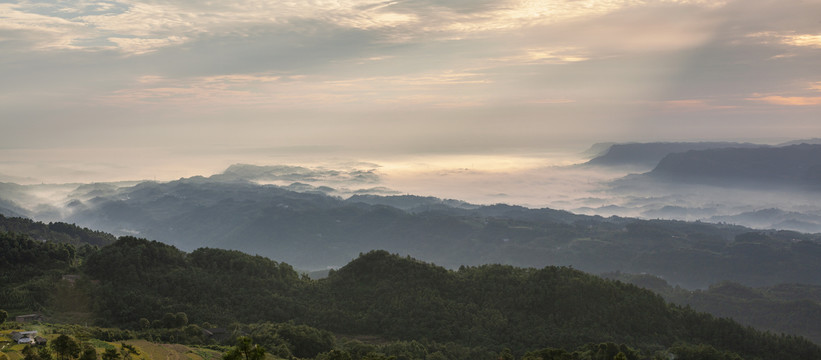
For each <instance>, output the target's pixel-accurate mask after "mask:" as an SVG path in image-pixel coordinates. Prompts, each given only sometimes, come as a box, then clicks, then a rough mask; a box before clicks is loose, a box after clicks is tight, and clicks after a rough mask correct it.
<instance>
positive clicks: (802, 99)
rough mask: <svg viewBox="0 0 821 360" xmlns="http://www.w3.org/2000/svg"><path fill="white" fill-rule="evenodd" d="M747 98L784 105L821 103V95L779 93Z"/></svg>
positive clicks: (813, 104)
mask: <svg viewBox="0 0 821 360" xmlns="http://www.w3.org/2000/svg"><path fill="white" fill-rule="evenodd" d="M747 100H752V101H761V102H765V103H768V104H773V105H784V106H815V105H821V96H815V97H810V96H780V95H770V96H759V97H752V98H748V99H747Z"/></svg>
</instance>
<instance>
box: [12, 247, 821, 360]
mask: <svg viewBox="0 0 821 360" xmlns="http://www.w3.org/2000/svg"><path fill="white" fill-rule="evenodd" d="M3 236H4V237H5V238H13V239H18V240H15V241H17V242H7V243H8V244H16V245H13V246H12V247H19V248H21V249H28V250H26V251H31V252H32V253H33V254H34V253H36V254H39V255H37V256H35V258H40V257H42V259H49V256H50V255H48V254H50V253H54V251H53V250H54V249H53V248H54V247H56V246H60V247H66V248H71V247H73V246H71V245H68V244H53V243H43V242H36V241H32V240H30V239H25V238H23V237H15V236H11V235H8V234H5V235H3ZM90 249H92V250H93V251H88V252H86V253H83V252H79V251H75V252H74V258H75V259H79V258H82V259H83V261H77V263H80V262H81V263H82V265H80V266H79V268H77V267H74V268H72V267H71V265H68V264H69V263H70V262H64V263H65V264H66V265H65V266H63V267H62V268H59V267H58V268H56V270H58V271H69V270H72V271H73V270H76V271H77V273H78V274H80V275H81V279H79V280H78V284H82V286H78V287H77V288H76V289H79V290H77V291H86V292H87V293H88V294H87V295H88V296H87V298H88V299H89V301H91V304H89V306H90V308H91V309H92V310H93V314H94V318H95V319H96V322H97V324H98V325H101V326H106V327H116V328H123V329H129V330H127V331H129V332H133V334H132V335H128V334H129V333H128V332H126V333H125V334H126V335H123V333H112V334H110V336H109V337H110V338H111V339H116V338H120V337H124V336H135V337H141V338H146V339H150V340H153V341H161V342H182V343H190V344H209V343H223V344H230V343H231V341H232V340H230V339H236V338H237V337H238V336H248V337H250V338H252V339H253V340H254V341H255V342H256V343H259V344H263V345H264V346H265V347H266V348H267V349H268V351H269V352H270V353H272V354H275V355H277V356H279V357H283V358H289V357H291V356H293V357H300V358H313V357H316V358H318V359H331V358H334V359H335V358H340V357H339V356H341V358H345V356H350V358H351V359H352V360H358V359H372V360H373V359H380V357H379V356H384V358H385V359H387V358H390V357H391V356H395V357H396V359H441V358H445V359H498V358H500V357H501V358H507V356H508V355H509V356H511V357H516V358H528V359H537V358H539V357H542V358H545V359H547V358H549V357H545V356H547V355H545V354H548V353H550V354H554V355H555V356H554V355H550V356H554V357H552V358H555V359H585V360H586V359H604V358H607V359H608V360H610V359H613V357H600V356H599V355H596V354H599V353H600V351H599V350H601V348H600V347H599V345H598V344H604V345H605V347H604V349H605V350H602V351H603V352H601V353H607V354H609V355H607V356H611V355H612V356H616V355H618V353H623V354H624V356H625V357H627V359H632V357H631V356H633V355H631V354H633V353H635V354H641V357H638V356H639V355H635V357H636V358H637V359H639V358H640V359H645V358H648V357H652V356H655V355H657V354H662V355H663V354H665V353H674V354H685V353H688V352H691V353H694V354H713V355H716V356H721V357H715V358H716V359H719V358H720V359H733V356H740V357H743V358H744V359H782V358H783V359H787V358H800V359H809V358H821V348H819V347H818V346H816V345H814V344H812V343H810V342H809V341H807V340H805V339H803V338H799V337H792V336H777V335H773V334H769V333H763V332H760V331H756V330H753V329H751V328H746V327H743V326H741V325H738V324H737V323H735V322H732V321H730V320H726V319H716V318H714V317H712V316H710V315H706V314H701V313H697V312H695V311H693V310H691V309H689V308H686V307H678V306H671V305H669V304H667V303H666V302H665V301H664V299H662V298H661V297H660V296H658V295H654V294H653V293H651V292H649V291H646V290H642V289H640V288H638V287H636V286H634V285H629V284H625V283H622V282H618V281H610V280H604V279H601V278H598V277H595V276H592V275H589V274H586V273H582V272H580V271H577V270H574V269H572V268H569V267H545V268H542V269H533V268H516V267H512V266H504V265H484V266H477V267H462V268H460V269H458V270H447V269H444V268H442V267H438V266H435V265H432V264H428V263H424V262H421V261H418V260H415V259H412V258H408V257H400V256H398V255H393V254H390V253H388V252H385V251H372V252H369V253H366V254H362V255H360V257H359V258H357V259H355V260H354V261H352V262H350V263H349V264H348V265H346V266H345V267H343V268H341V269H339V270H337V271H332V272H331V273H330V274H329V276H328V277H327V278H326V279H322V280H311V279H309V278H307V277H306V276H301V275H300V274H298V273H297V272H296V271H295V270H294V269H293V268H292V267H291V266H290V265H287V264H283V263H278V262H275V261H272V260H270V259H267V258H264V257H260V256H251V255H247V254H243V253H240V252H237V251H230V250H218V249H207V248H205V249H198V250H196V251H194V252H191V253H185V252H182V251H180V250H178V249H176V248H174V247H172V246H169V245H165V244H162V243H159V242H156V241H147V240H144V239H138V238H134V237H123V238H121V239H120V240H118V241H117V242H115V243H114V244H112V245H110V246H106V247H104V248H101V249H96V248H90ZM18 252H19V251H18ZM57 253H59V252H57ZM57 253H55V254H57ZM4 254H5V252H4ZM15 259H17V260H14V261H13V262H10V263H8V264H9V265H10V266H12V267H18V266H19V267H26V266H27V265H26V264H28V263H26V262H23V261H22V260H21V259H24V257H16V258H15ZM44 261H51V260H44ZM58 263H59V261H58ZM92 280H93V281H92ZM55 281H56V280H55ZM7 288H8V287H7V286H6V285H5V284H3V285H2V289H3V291H6V289H7ZM45 289H47V288H45ZM48 301H49V300H48V299H46V300H45V301H44V303H43V305H42V306H43V307H48V305H49V302H48ZM242 324H255V325H242ZM214 328H217V329H220V330H222V332H223V334H227V335H228V336H227V337H225V339H220V340H217V338H219V337H218V336H217V337H213V336H209V335H207V334H208V332H206V331H204V330H209V331H210V330H214ZM215 331H216V330H215ZM210 332H211V333H214V331H210ZM333 334H336V336H335V335H333ZM360 340H363V341H360ZM222 341H224V342H222ZM591 344H597V345H591ZM607 344H614V345H613V346H616V345H615V344H626V345H625V346H626V347H625V348H624V349H622V348H620V347H618V346H616V348H619V351H618V352H616V353H615V354H610V353H609V352H607V351H609V350H607V347H608V345H607ZM591 346H592V347H591ZM505 349H507V350H505ZM585 349H586V350H585ZM676 349H677V350H676ZM611 350H612V346H611ZM623 350H630V351H623ZM539 351H542V353H539ZM672 351H678V352H672ZM371 353H372V355H368V354H371ZM420 354H421V355H420ZM540 354H541V355H540ZM662 355H659V356H662ZM725 355H726V356H725ZM368 356H370V357H368ZM528 356H529V357H528ZM706 356H707V355H705V356H704V357H692V358H712V357H706ZM710 356H712V355H710ZM728 356H729V357H728ZM662 358H663V356H662ZM679 358H681V359H686V358H687V357H686V356H683V357H679Z"/></svg>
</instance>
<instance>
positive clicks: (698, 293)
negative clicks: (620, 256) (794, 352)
mask: <svg viewBox="0 0 821 360" xmlns="http://www.w3.org/2000/svg"><path fill="white" fill-rule="evenodd" d="M604 276H605V277H608V278H612V279H618V280H621V281H625V282H630V283H632V284H635V285H637V286H640V287H643V288H645V289H648V290H652V291H653V292H655V293H658V294H660V295H661V296H662V297H664V299H665V300H667V301H669V302H672V303H675V304H680V305H682V306H683V305H687V306H690V307H692V308H693V309H694V310H696V311H703V312H708V313H710V314H713V315H715V316H718V317H727V318H732V319H734V320H735V321H738V322H739V323H742V324H745V325H750V326H754V327H756V328H758V329H765V330H769V331H772V332H775V333H788V334H797V335H801V336H804V337H806V338H808V339H810V340H812V341H814V342H815V343H821V326H819V324H821V286H817V285H807V284H780V285H776V286H768V287H760V288H753V287H747V286H744V285H741V284H738V283H733V282H721V283H717V284H713V285H711V286H710V287H708V288H707V289H703V290H693V291H690V290H686V289H682V288H680V287H673V286H671V285H670V284H668V283H667V282H666V281H664V280H663V279H660V278H658V277H655V276H653V275H646V274H644V275H637V274H626V273H620V272H618V273H609V274H605V275H604Z"/></svg>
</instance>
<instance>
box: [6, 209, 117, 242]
mask: <svg viewBox="0 0 821 360" xmlns="http://www.w3.org/2000/svg"><path fill="white" fill-rule="evenodd" d="M0 233H17V234H27V235H28V236H30V237H32V238H33V239H37V240H40V241H53V242H58V243H68V244H72V245H74V246H81V245H83V244H88V245H94V246H105V245H109V244H111V243H113V242H114V241H116V240H117V238H116V237H114V235H111V234H109V233H106V232H103V231H96V230H91V229H88V228H83V227H79V226H77V225H74V224H67V223H64V222H53V223H47V224H46V223H43V222H40V221H34V220H30V219H26V218H20V217H5V216H3V215H2V214H0Z"/></svg>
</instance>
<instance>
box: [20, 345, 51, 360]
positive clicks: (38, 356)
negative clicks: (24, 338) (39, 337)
mask: <svg viewBox="0 0 821 360" xmlns="http://www.w3.org/2000/svg"><path fill="white" fill-rule="evenodd" d="M23 359H24V360H51V351H49V350H48V348H47V347H45V346H43V347H40V348H39V349H37V348H35V347H33V346H31V345H26V347H24V348H23Z"/></svg>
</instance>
